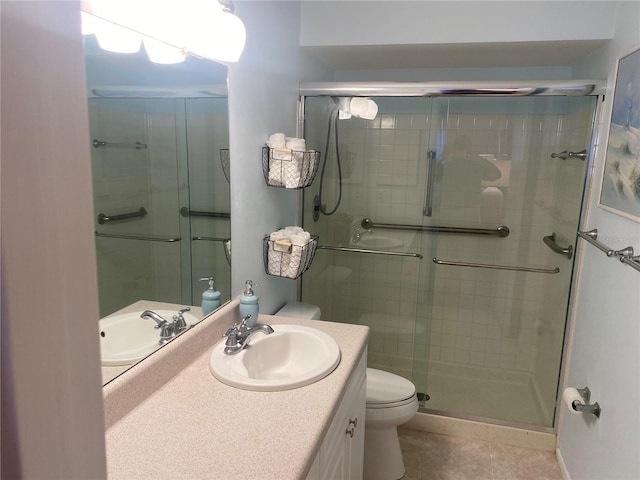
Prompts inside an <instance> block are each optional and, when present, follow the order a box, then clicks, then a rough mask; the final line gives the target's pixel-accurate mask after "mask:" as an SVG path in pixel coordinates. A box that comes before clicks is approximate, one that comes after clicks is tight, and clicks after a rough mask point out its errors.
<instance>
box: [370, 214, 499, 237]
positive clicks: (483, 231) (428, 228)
mask: <svg viewBox="0 0 640 480" xmlns="http://www.w3.org/2000/svg"><path fill="white" fill-rule="evenodd" d="M360 225H361V226H362V228H364V229H365V230H371V229H372V228H383V229H389V230H415V231H418V232H435V233H458V234H462V235H491V236H496V237H507V236H509V227H507V226H505V225H499V226H497V227H496V228H466V227H443V226H432V225H401V224H395V223H373V220H371V219H370V218H365V219H363V220H362V222H360Z"/></svg>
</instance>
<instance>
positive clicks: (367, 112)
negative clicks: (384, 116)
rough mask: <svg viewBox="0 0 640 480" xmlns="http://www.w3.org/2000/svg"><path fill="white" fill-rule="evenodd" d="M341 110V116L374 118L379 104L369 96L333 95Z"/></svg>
mask: <svg viewBox="0 0 640 480" xmlns="http://www.w3.org/2000/svg"><path fill="white" fill-rule="evenodd" d="M331 98H332V99H333V102H334V103H335V104H336V106H337V107H338V109H339V110H340V118H350V117H352V116H353V117H357V118H364V119H366V120H373V119H374V118H376V115H377V114H378V105H377V104H376V102H374V101H373V100H371V99H370V98H368V97H331Z"/></svg>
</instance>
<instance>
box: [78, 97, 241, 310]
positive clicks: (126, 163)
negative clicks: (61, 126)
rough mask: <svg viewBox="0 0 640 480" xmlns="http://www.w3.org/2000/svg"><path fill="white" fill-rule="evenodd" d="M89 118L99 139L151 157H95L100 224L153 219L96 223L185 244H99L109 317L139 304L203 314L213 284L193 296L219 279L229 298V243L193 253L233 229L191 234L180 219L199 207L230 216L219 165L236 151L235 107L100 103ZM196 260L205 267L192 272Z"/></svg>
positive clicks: (210, 223) (112, 150)
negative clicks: (179, 306) (225, 153)
mask: <svg viewBox="0 0 640 480" xmlns="http://www.w3.org/2000/svg"><path fill="white" fill-rule="evenodd" d="M89 114H90V129H91V138H92V139H93V138H98V139H100V140H104V141H107V142H115V143H123V144H135V142H141V143H145V144H147V148H146V149H136V148H133V147H122V146H107V147H103V148H98V149H92V166H93V179H94V208H95V212H96V215H97V214H98V213H100V212H102V213H107V214H110V215H116V214H121V213H127V212H133V211H136V210H138V209H139V208H140V207H144V208H145V209H146V210H147V215H146V216H145V217H144V218H136V219H132V220H128V221H124V222H118V223H113V224H110V223H107V224H105V225H99V224H98V223H97V222H96V224H95V228H96V231H98V232H102V233H107V234H124V235H138V236H151V237H181V238H182V241H181V242H173V243H164V242H151V241H141V240H126V239H114V238H97V242H96V247H97V260H98V273H99V279H98V284H99V290H100V313H101V316H105V315H108V314H110V313H112V312H113V311H115V310H118V309H120V308H122V307H124V306H127V305H129V304H131V303H133V302H135V301H137V300H140V299H145V300H157V301H164V302H170V303H184V304H191V303H193V304H196V305H197V304H199V303H200V293H201V292H202V290H204V289H205V288H206V284H205V283H202V284H200V285H193V288H192V285H191V278H192V276H193V277H196V279H197V278H200V277H203V276H209V275H214V276H215V277H216V280H217V288H218V289H220V290H221V292H222V293H223V298H227V299H228V298H229V291H230V268H229V264H228V263H227V260H226V258H225V256H224V250H223V248H222V243H221V242H208V241H207V242H204V241H201V242H199V243H197V244H196V242H193V243H194V245H193V246H192V245H191V244H190V242H189V239H190V238H191V236H207V237H215V238H228V237H229V236H230V232H229V220H224V219H208V218H198V219H196V220H195V221H194V222H193V225H192V224H191V222H189V218H188V217H187V218H185V217H181V216H180V214H179V211H180V208H181V207H182V206H189V203H190V202H192V203H193V206H192V207H191V208H192V209H193V210H205V211H210V210H212V205H214V202H218V204H216V207H215V208H216V209H219V210H220V211H224V212H229V186H228V182H227V180H226V179H225V177H224V175H223V173H222V168H221V163H220V157H219V155H220V154H219V150H220V149H221V148H228V126H227V113H226V99H213V98H212V99H188V100H184V99H130V98H127V99H116V98H110V99H95V98H94V99H90V102H89ZM187 152H189V154H191V156H189V157H187ZM187 159H188V161H187ZM190 181H192V182H193V183H194V185H193V186H192V187H191V188H190V185H189V183H190ZM190 197H191V198H190ZM191 229H193V235H192V233H191V231H190V230H191ZM185 242H186V243H185ZM192 261H193V264H194V265H196V266H197V268H193V269H192V268H191V262H192ZM192 270H193V271H192ZM181 272H182V273H181ZM192 290H193V291H194V293H193V297H194V300H193V301H192V300H191V297H192ZM195 292H197V294H196V293H195Z"/></svg>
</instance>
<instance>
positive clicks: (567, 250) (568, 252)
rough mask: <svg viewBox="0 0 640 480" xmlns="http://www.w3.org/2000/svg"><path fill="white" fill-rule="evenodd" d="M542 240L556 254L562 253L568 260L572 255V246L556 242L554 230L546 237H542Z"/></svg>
mask: <svg viewBox="0 0 640 480" xmlns="http://www.w3.org/2000/svg"><path fill="white" fill-rule="evenodd" d="M542 241H543V242H544V244H545V245H546V246H547V247H549V248H550V249H551V250H553V251H554V252H555V253H557V254H558V255H564V256H565V257H567V258H568V259H569V260H571V257H573V246H572V245H569V246H568V247H561V246H560V245H558V244H557V243H556V232H553V233H552V234H551V235H547V236H546V237H542Z"/></svg>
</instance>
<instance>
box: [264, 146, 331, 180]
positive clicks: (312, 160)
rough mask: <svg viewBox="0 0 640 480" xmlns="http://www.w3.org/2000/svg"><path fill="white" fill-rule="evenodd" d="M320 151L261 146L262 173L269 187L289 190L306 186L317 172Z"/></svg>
mask: <svg viewBox="0 0 640 480" xmlns="http://www.w3.org/2000/svg"><path fill="white" fill-rule="evenodd" d="M319 164H320V152H318V151H316V150H307V151H304V152H300V151H295V150H286V149H274V148H270V147H262V173H263V174H264V181H265V182H266V183H267V185H269V186H270V187H279V188H288V189H291V190H295V189H300V188H305V187H308V186H309V185H311V184H312V183H313V179H314V178H315V176H316V173H317V172H318V165H319Z"/></svg>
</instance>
